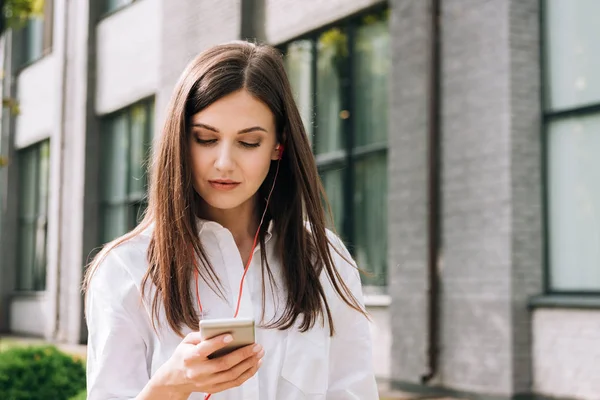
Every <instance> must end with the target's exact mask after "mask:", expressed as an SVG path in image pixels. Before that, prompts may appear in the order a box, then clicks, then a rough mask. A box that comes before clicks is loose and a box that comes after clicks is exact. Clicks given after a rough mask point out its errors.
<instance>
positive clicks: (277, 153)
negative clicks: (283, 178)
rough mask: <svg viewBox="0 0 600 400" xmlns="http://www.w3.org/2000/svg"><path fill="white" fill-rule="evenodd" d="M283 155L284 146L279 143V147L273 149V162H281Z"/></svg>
mask: <svg viewBox="0 0 600 400" xmlns="http://www.w3.org/2000/svg"><path fill="white" fill-rule="evenodd" d="M282 154H283V146H282V145H281V144H279V143H277V145H276V146H275V148H274V149H273V152H272V153H271V160H273V161H277V160H279V159H280V158H281V155H282Z"/></svg>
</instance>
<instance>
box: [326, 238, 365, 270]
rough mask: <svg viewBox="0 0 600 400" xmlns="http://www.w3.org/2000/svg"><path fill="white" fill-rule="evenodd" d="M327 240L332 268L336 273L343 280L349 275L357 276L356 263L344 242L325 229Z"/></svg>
mask: <svg viewBox="0 0 600 400" xmlns="http://www.w3.org/2000/svg"><path fill="white" fill-rule="evenodd" d="M325 233H326V235H327V240H328V241H329V251H330V252H331V258H332V259H333V263H334V266H335V267H336V269H337V270H338V272H339V273H340V274H341V275H342V276H343V277H345V278H347V277H348V276H349V275H350V276H352V275H356V276H358V275H359V272H358V268H357V266H356V262H355V261H354V259H353V258H352V255H351V254H350V252H349V251H348V248H347V247H346V244H344V241H343V240H342V239H341V238H340V237H339V236H338V235H336V234H335V233H333V231H331V230H330V229H325Z"/></svg>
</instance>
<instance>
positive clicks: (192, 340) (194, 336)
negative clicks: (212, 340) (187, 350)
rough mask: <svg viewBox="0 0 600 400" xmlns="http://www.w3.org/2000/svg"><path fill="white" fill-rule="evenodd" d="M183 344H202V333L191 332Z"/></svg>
mask: <svg viewBox="0 0 600 400" xmlns="http://www.w3.org/2000/svg"><path fill="white" fill-rule="evenodd" d="M182 342H183V343H188V344H199V343H201V342H202V335H201V334H200V332H196V331H195V332H190V333H188V334H187V335H186V336H185V337H184V338H183V340H182Z"/></svg>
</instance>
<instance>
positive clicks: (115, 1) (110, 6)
mask: <svg viewBox="0 0 600 400" xmlns="http://www.w3.org/2000/svg"><path fill="white" fill-rule="evenodd" d="M105 1H106V9H105V12H111V11H115V10H118V9H119V8H121V7H124V6H126V5H127V4H131V3H133V0H105Z"/></svg>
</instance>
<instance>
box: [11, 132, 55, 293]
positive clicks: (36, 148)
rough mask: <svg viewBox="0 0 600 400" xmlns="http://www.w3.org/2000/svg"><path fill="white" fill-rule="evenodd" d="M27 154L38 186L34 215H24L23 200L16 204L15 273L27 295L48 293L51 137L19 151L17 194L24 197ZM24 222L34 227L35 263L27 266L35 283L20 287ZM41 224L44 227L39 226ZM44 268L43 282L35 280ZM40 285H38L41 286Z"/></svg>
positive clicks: (15, 286) (17, 290)
mask: <svg viewBox="0 0 600 400" xmlns="http://www.w3.org/2000/svg"><path fill="white" fill-rule="evenodd" d="M44 147H46V150H47V151H48V160H47V162H48V165H47V170H46V176H44V177H43V176H41V175H40V172H41V159H42V158H41V152H42V149H43V148H44ZM25 157H33V158H34V159H35V163H36V164H35V166H34V168H35V177H34V187H35V189H34V190H35V194H34V198H35V200H34V201H35V204H34V206H33V207H34V210H35V212H34V215H32V216H24V215H23V202H19V205H18V207H17V237H18V240H17V265H16V267H17V270H16V274H15V281H14V283H15V285H14V288H15V292H16V293H18V294H26V293H40V292H45V291H46V289H47V277H48V207H49V204H48V202H49V201H50V199H49V193H50V190H49V187H50V158H51V153H50V139H49V138H46V139H43V140H40V141H38V142H36V143H33V144H31V145H29V146H27V147H24V148H21V149H19V150H17V159H18V161H19V175H20V177H21V178H20V179H19V188H18V194H19V197H21V195H22V194H23V183H24V180H23V179H22V178H23V176H24V172H25V171H24V168H23V160H24V158H25ZM42 179H45V180H46V185H45V186H46V189H47V193H46V198H45V200H46V204H45V205H44V206H43V207H42V206H41V203H40V200H41V198H40V197H41V187H42V184H41V183H42ZM24 225H31V226H32V228H33V231H32V235H33V238H32V243H33V248H32V250H33V252H34V255H33V258H32V262H33V265H28V266H27V267H28V268H30V269H32V271H31V278H32V282H29V283H30V285H28V286H30V287H26V288H24V287H22V286H21V280H22V279H21V273H22V272H21V271H22V270H23V263H24V261H23V260H22V259H21V254H22V249H23V243H22V241H21V232H22V229H23V226H24ZM40 225H42V226H40ZM40 229H41V230H42V231H43V241H42V242H41V243H40V242H38V239H39V235H40V233H41V232H40ZM39 252H42V253H43V259H42V263H43V265H42V266H40V265H38V261H39V260H37V258H36V254H38V253H39ZM40 269H41V270H42V271H43V275H44V278H43V281H42V282H38V281H37V280H36V274H38V273H39V272H40V271H39V270H40ZM38 284H39V285H38Z"/></svg>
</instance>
